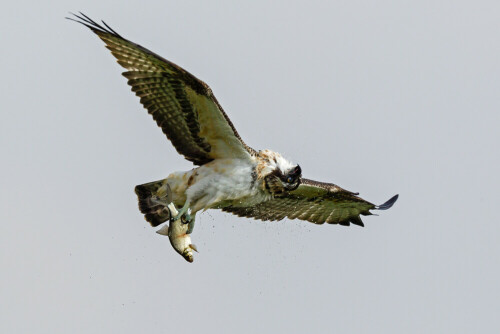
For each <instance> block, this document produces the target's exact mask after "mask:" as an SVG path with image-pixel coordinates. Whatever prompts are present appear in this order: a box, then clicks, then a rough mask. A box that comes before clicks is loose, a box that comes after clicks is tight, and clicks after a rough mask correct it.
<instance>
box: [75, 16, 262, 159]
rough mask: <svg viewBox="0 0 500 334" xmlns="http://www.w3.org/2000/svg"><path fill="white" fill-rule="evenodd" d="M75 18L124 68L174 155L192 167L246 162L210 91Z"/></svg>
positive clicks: (187, 75)
mask: <svg viewBox="0 0 500 334" xmlns="http://www.w3.org/2000/svg"><path fill="white" fill-rule="evenodd" d="M80 14H81V16H79V15H75V14H73V15H75V17H76V18H77V19H79V20H75V19H72V18H69V19H70V20H73V21H76V22H78V23H81V24H83V25H85V26H87V27H88V28H90V29H91V30H92V31H93V32H94V33H95V34H97V36H99V38H101V39H102V40H103V41H104V43H106V47H107V48H108V49H109V50H111V53H112V54H113V56H115V58H116V59H117V61H118V63H119V64H120V65H121V66H122V67H124V68H125V69H127V71H126V72H124V73H123V75H124V76H125V77H126V78H127V79H128V84H129V85H130V86H131V87H132V91H133V92H135V94H136V95H137V96H139V97H140V99H141V103H142V105H143V106H144V107H145V108H146V109H147V110H148V112H149V113H150V114H151V115H152V116H153V119H154V120H155V121H156V123H157V124H158V126H159V127H161V129H162V130H163V132H164V133H165V134H166V135H167V137H168V139H170V141H171V142H172V144H173V145H174V147H175V148H176V150H177V152H179V153H180V154H182V155H184V157H185V158H186V159H187V160H189V161H192V162H193V163H194V164H196V165H202V164H205V163H207V162H210V161H212V160H214V159H217V158H235V157H239V158H246V157H249V156H250V154H252V155H253V154H255V151H254V150H253V149H252V148H250V147H248V146H247V145H246V144H245V143H244V142H243V140H242V139H241V138H240V136H239V135H238V132H236V129H235V128H234V126H233V124H232V123H231V121H230V120H229V118H228V117H227V115H226V113H225V112H224V110H222V107H221V106H220V104H219V103H218V102H217V100H216V99H215V96H214V95H213V93H212V90H211V89H210V87H208V85H207V84H205V83H204V82H203V81H201V80H199V79H197V78H196V77H194V76H193V75H192V74H190V73H188V72H187V71H185V70H184V69H182V68H180V67H179V66H177V65H175V64H173V63H171V62H170V61H168V60H166V59H164V58H162V57H160V56H158V55H157V54H155V53H153V52H151V51H149V50H147V49H146V48H143V47H142V46H140V45H138V44H135V43H132V42H130V41H129V40H126V39H124V38H123V37H121V36H120V35H118V34H117V33H116V32H115V31H113V29H111V28H110V27H109V26H108V25H107V24H106V23H104V22H103V25H104V26H101V25H100V24H98V23H96V22H94V21H93V20H92V19H90V18H89V17H87V16H86V15H85V14H82V13H80Z"/></svg>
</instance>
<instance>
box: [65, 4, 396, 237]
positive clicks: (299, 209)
mask: <svg viewBox="0 0 500 334" xmlns="http://www.w3.org/2000/svg"><path fill="white" fill-rule="evenodd" d="M80 14H81V16H79V15H75V17H76V18H77V19H78V20H75V19H72V18H70V19H71V20H74V21H76V22H79V23H81V24H83V25H85V26H87V27H88V28H90V29H91V30H92V31H93V32H94V33H95V34H96V35H97V36H99V38H100V39H101V40H103V41H104V43H105V44H106V47H107V48H108V49H109V50H110V51H111V53H112V54H113V56H114V57H115V58H116V59H117V61H118V63H119V64H120V65H121V66H122V67H124V68H125V69H126V70H127V71H126V72H124V73H123V75H124V76H125V77H126V78H127V79H128V84H129V85H130V86H131V87H132V91H133V92H135V94H136V95H137V96H138V97H139V98H140V102H141V104H142V105H143V106H144V108H146V109H147V111H148V112H149V114H151V115H152V116H153V119H154V120H155V121H156V123H157V124H158V126H159V127H160V128H161V129H162V130H163V133H165V135H166V136H167V138H168V139H169V140H170V141H171V142H172V144H173V145H174V147H175V148H176V150H177V152H179V153H180V154H182V155H183V156H184V157H185V158H186V159H187V160H189V161H191V162H193V164H194V165H196V166H197V167H196V168H194V169H192V170H190V171H187V172H174V173H172V174H170V175H169V176H168V177H167V178H166V179H163V180H159V181H155V182H150V183H146V184H142V185H138V186H136V188H135V192H136V194H137V196H138V198H139V209H140V211H141V212H142V213H143V214H144V215H145V218H146V220H147V221H148V222H149V223H150V224H151V225H152V226H158V225H160V224H162V223H164V222H165V221H167V220H168V219H170V212H169V211H168V210H167V205H168V204H169V203H167V201H166V200H165V198H166V194H167V189H168V188H170V189H171V198H172V201H173V203H174V204H175V205H176V206H178V207H181V209H180V210H179V213H178V214H177V215H176V216H175V217H173V218H174V221H175V220H177V219H180V218H182V222H184V223H187V224H189V229H188V231H187V233H188V234H189V233H191V232H192V230H193V227H194V220H195V216H196V213H197V212H198V211H200V210H206V209H221V210H222V211H226V212H230V213H233V214H235V215H238V216H240V217H252V218H255V219H260V220H264V221H275V220H277V221H279V220H282V219H284V218H289V219H301V220H306V221H309V222H312V223H316V224H323V223H329V224H340V225H345V226H348V225H350V224H351V223H352V224H355V225H359V226H364V224H363V222H362V221H361V218H360V215H364V216H366V215H370V214H371V212H370V210H386V209H389V208H390V207H391V206H392V205H393V204H394V202H396V200H397V198H398V195H395V196H393V197H392V198H391V199H389V200H388V201H387V202H385V203H384V204H382V205H378V206H377V205H374V204H372V203H370V202H367V201H365V200H364V199H362V198H360V197H358V196H357V195H358V193H353V192H350V191H347V190H345V189H342V188H341V187H339V186H337V185H335V184H332V183H323V182H318V181H313V180H309V179H306V178H303V177H302V169H301V168H300V166H299V165H298V164H293V163H291V162H290V161H288V160H286V159H285V158H284V157H283V156H281V155H280V154H279V153H276V152H273V151H270V150H260V151H257V150H254V149H252V148H251V147H249V146H248V145H246V144H245V142H244V141H243V140H242V139H241V137H240V136H239V135H238V132H237V131H236V129H235V128H234V126H233V123H232V122H231V120H230V119H229V117H228V116H227V115H226V113H225V112H224V110H223V109H222V107H221V105H220V104H219V102H218V101H217V99H216V98H215V96H214V94H213V93H212V90H211V89H210V87H208V85H207V84H205V83H204V82H203V81H201V80H199V79H197V78H196V77H195V76H193V75H192V74H190V73H189V72H187V71H186V70H184V69H182V68H181V67H179V66H177V65H175V64H173V63H172V62H170V61H168V60H166V59H164V58H162V57H160V56H159V55H157V54H155V53H153V52H151V51H149V50H147V49H146V48H144V47H142V46H140V45H138V44H135V43H133V42H131V41H129V40H127V39H125V38H123V37H121V36H120V35H119V34H118V33H116V32H115V31H114V30H113V29H111V28H110V27H109V26H108V25H107V24H106V23H105V22H104V21H103V22H102V23H103V26H102V25H100V24H98V23H96V22H95V21H93V20H92V19H90V18H89V17H87V16H86V15H84V14H82V13H80ZM73 15H74V14H73Z"/></svg>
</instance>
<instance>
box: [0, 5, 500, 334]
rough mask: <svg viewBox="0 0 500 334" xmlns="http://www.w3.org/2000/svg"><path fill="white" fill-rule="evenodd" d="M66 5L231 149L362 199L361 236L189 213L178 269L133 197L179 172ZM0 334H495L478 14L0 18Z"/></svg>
mask: <svg viewBox="0 0 500 334" xmlns="http://www.w3.org/2000/svg"><path fill="white" fill-rule="evenodd" d="M78 10H81V11H83V12H85V13H86V14H88V15H89V16H91V17H92V18H94V19H104V20H105V21H106V22H107V23H108V24H110V25H111V27H113V28H114V29H115V30H117V31H118V32H119V33H120V34H122V35H123V36H124V37H126V38H129V39H131V40H132V41H135V42H138V43H139V44H141V45H143V46H145V47H147V48H149V49H151V50H153V51H155V52H157V53H159V54H160V55H162V56H164V57H165V58H167V59H169V60H171V61H173V62H175V63H177V64H179V65H180V66H183V67H184V68H186V69H187V70H189V71H190V72H191V73H193V74H195V75H196V76H198V77H199V78H201V79H203V80H204V81H206V82H207V83H208V84H209V85H210V86H211V87H212V89H213V90H214V92H215V94H216V96H217V98H218V100H219V101H220V102H221V104H222V106H223V107H224V108H225V110H226V111H227V113H228V114H229V116H230V118H231V120H232V121H233V123H234V124H235V126H236V128H237V129H238V131H239V132H240V134H241V136H242V137H243V138H244V140H245V141H246V142H247V143H248V144H249V145H251V146H252V147H254V148H256V149H264V148H270V149H273V150H276V151H278V152H281V153H282V154H284V155H285V156H286V157H288V158H289V159H291V160H292V161H294V162H298V163H300V165H301V166H302V169H303V174H304V176H305V177H308V178H312V179H316V180H322V181H329V182H334V183H336V184H339V185H340V186H343V187H345V188H347V189H349V190H352V191H359V192H360V193H361V195H362V196H363V197H364V198H366V199H367V200H370V201H372V202H375V203H377V204H379V203H382V202H384V201H385V200H387V199H388V198H389V197H390V196H392V195H394V194H395V193H399V194H400V199H399V201H398V202H397V203H396V205H395V206H394V207H393V208H392V209H391V210H389V211H385V212H380V216H379V217H366V218H365V219H364V221H365V224H366V227H365V228H359V227H356V226H354V227H349V228H346V227H341V226H334V225H333V226H329V225H328V226H327V225H323V226H315V225H313V224H310V223H307V222H301V221H282V222H278V223H276V222H274V223H271V222H266V223H265V222H259V221H254V220H250V219H242V218H237V217H236V216H232V215H229V214H223V213H220V212H216V211H209V212H206V213H203V214H200V215H198V217H197V226H196V229H195V231H194V234H193V241H194V243H196V244H197V246H198V248H199V250H200V254H196V258H195V262H194V263H193V264H189V263H187V262H185V261H184V259H182V258H181V257H180V256H179V255H178V254H176V253H175V252H174V251H173V249H172V247H171V246H170V244H169V242H168V240H167V238H165V237H162V236H160V235H157V234H156V233H155V230H154V229H152V228H151V227H149V225H148V224H147V223H146V221H144V219H143V217H142V215H141V214H140V212H139V211H138V209H137V204H136V197H135V194H134V192H133V188H134V186H135V185H136V184H141V183H145V182H149V181H153V180H157V179H160V178H163V177H165V176H167V175H168V174H169V173H170V172H172V171H176V170H188V169H190V168H191V166H192V165H191V164H190V163H189V162H187V161H185V160H183V159H182V158H181V156H179V155H178V154H177V153H176V152H175V150H174V149H173V147H172V146H171V144H170V143H169V142H168V141H167V140H166V138H165V137H164V135H163V134H162V133H161V131H160V129H159V128H157V126H156V125H155V124H154V122H153V121H152V119H151V117H150V116H149V115H148V114H147V113H146V111H145V110H144V109H143V108H142V106H141V105H140V104H139V102H138V99H137V98H136V97H135V96H134V95H133V94H132V93H131V92H130V89H129V88H128V86H127V85H126V80H125V79H124V78H123V77H122V76H121V75H120V73H121V72H122V71H123V70H122V69H121V68H120V67H119V66H118V64H116V62H115V60H114V59H113V57H112V56H111V55H110V54H109V52H108V51H107V50H106V49H105V48H104V46H103V43H102V42H101V41H100V40H99V39H98V38H97V36H95V35H93V34H92V33H91V32H90V31H89V30H87V29H86V28H84V27H83V26H80V25H78V24H76V23H73V22H69V21H67V20H64V16H66V15H67V12H68V11H78ZM0 16H1V20H0V28H1V31H2V38H1V40H2V52H1V54H0V58H1V63H2V64H3V66H2V80H0V91H1V92H2V93H1V102H0V103H1V121H0V152H1V156H2V163H1V164H0V184H1V188H0V189H1V190H0V196H1V197H0V219H1V224H0V267H1V268H2V270H1V272H2V274H1V275H0V295H1V302H0V332H2V333H161V332H163V333H221V332H222V333H224V332H236V333H268V332H274V333H305V332H309V333H312V332H326V331H327V330H328V331H330V332H336V333H382V332H383V333H474V332H475V333H478V332H480V333H498V331H499V330H500V320H499V318H498V311H499V309H500V292H499V291H500V289H499V288H498V282H499V281H500V270H499V253H500V246H499V241H498V237H499V233H500V225H499V223H498V218H497V217H498V202H499V200H500V198H499V195H498V191H497V189H498V187H499V186H500V182H499V181H500V180H499V176H498V175H499V173H498V171H499V168H500V166H499V165H500V164H499V160H500V158H499V157H500V155H499V153H498V152H499V143H500V135H499V133H498V131H499V125H500V117H499V113H498V110H499V108H500V99H499V87H500V62H499V59H500V43H499V35H500V20H499V17H500V4H499V2H498V1H411V2H409V1H336V2H330V3H329V4H327V2H315V1H308V2H305V1H304V2H303V3H296V2H290V1H286V2H272V3H270V2H267V1H247V2H244V3H243V2H241V3H238V2H235V1H224V2H222V1H220V2H217V3H211V4H209V2H208V1H161V2H160V1H157V2H147V1H145V2H130V3H127V4H124V2H123V1H115V2H111V1H52V2H49V3H47V2H40V1H26V2H20V1H17V2H9V3H8V4H4V5H3V10H2V12H1V14H0Z"/></svg>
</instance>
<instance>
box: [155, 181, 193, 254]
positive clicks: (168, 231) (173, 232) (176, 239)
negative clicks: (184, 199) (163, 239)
mask: <svg viewBox="0 0 500 334" xmlns="http://www.w3.org/2000/svg"><path fill="white" fill-rule="evenodd" d="M167 199H169V201H170V200H171V199H172V195H171V190H170V187H169V186H168V185H167ZM167 208H168V210H169V212H170V219H169V221H170V226H169V225H167V224H165V225H163V226H162V228H160V229H159V230H158V231H156V233H158V234H161V235H165V236H168V239H169V240H170V244H172V247H173V248H174V249H175V251H176V252H177V253H179V254H180V255H182V257H183V258H184V259H186V261H188V262H193V251H195V252H198V250H197V249H196V246H195V245H193V244H192V243H191V236H190V234H189V232H190V231H189V227H190V224H189V223H186V222H185V221H184V216H182V217H181V218H180V219H176V220H174V219H173V217H176V216H177V215H178V213H179V212H178V211H177V209H176V207H175V205H174V203H172V202H170V203H169V204H168V205H167Z"/></svg>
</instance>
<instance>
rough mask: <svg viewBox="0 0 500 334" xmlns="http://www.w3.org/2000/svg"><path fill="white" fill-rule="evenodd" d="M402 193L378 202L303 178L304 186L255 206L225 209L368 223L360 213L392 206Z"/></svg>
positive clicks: (258, 216) (247, 214)
mask: <svg viewBox="0 0 500 334" xmlns="http://www.w3.org/2000/svg"><path fill="white" fill-rule="evenodd" d="M397 199H398V195H395V196H393V197H392V198H391V199H390V200H388V201H387V202H385V203H384V204H382V205H379V206H377V205H374V204H372V203H370V202H367V201H365V200H364V199H362V198H360V197H358V196H357V193H352V192H350V191H347V190H345V189H342V188H341V187H339V186H337V185H335V184H331V183H323V182H317V181H313V180H308V179H302V183H301V184H300V186H299V187H298V188H297V189H296V190H294V191H291V192H289V193H287V194H285V195H283V196H280V197H275V198H273V199H272V200H270V201H267V202H263V203H260V204H258V205H255V206H252V207H238V206H229V207H224V208H222V210H223V211H227V212H231V213H233V214H235V215H238V216H240V217H252V218H255V219H260V220H271V221H273V220H282V219H283V218H289V219H301V220H307V221H309V222H312V223H315V224H323V223H329V224H340V225H346V226H349V225H350V223H353V224H356V225H360V226H364V224H363V222H362V220H361V217H360V215H363V216H367V215H371V214H372V213H371V212H370V210H386V209H389V208H390V207H391V206H392V205H393V204H394V202H396V200H397Z"/></svg>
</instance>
